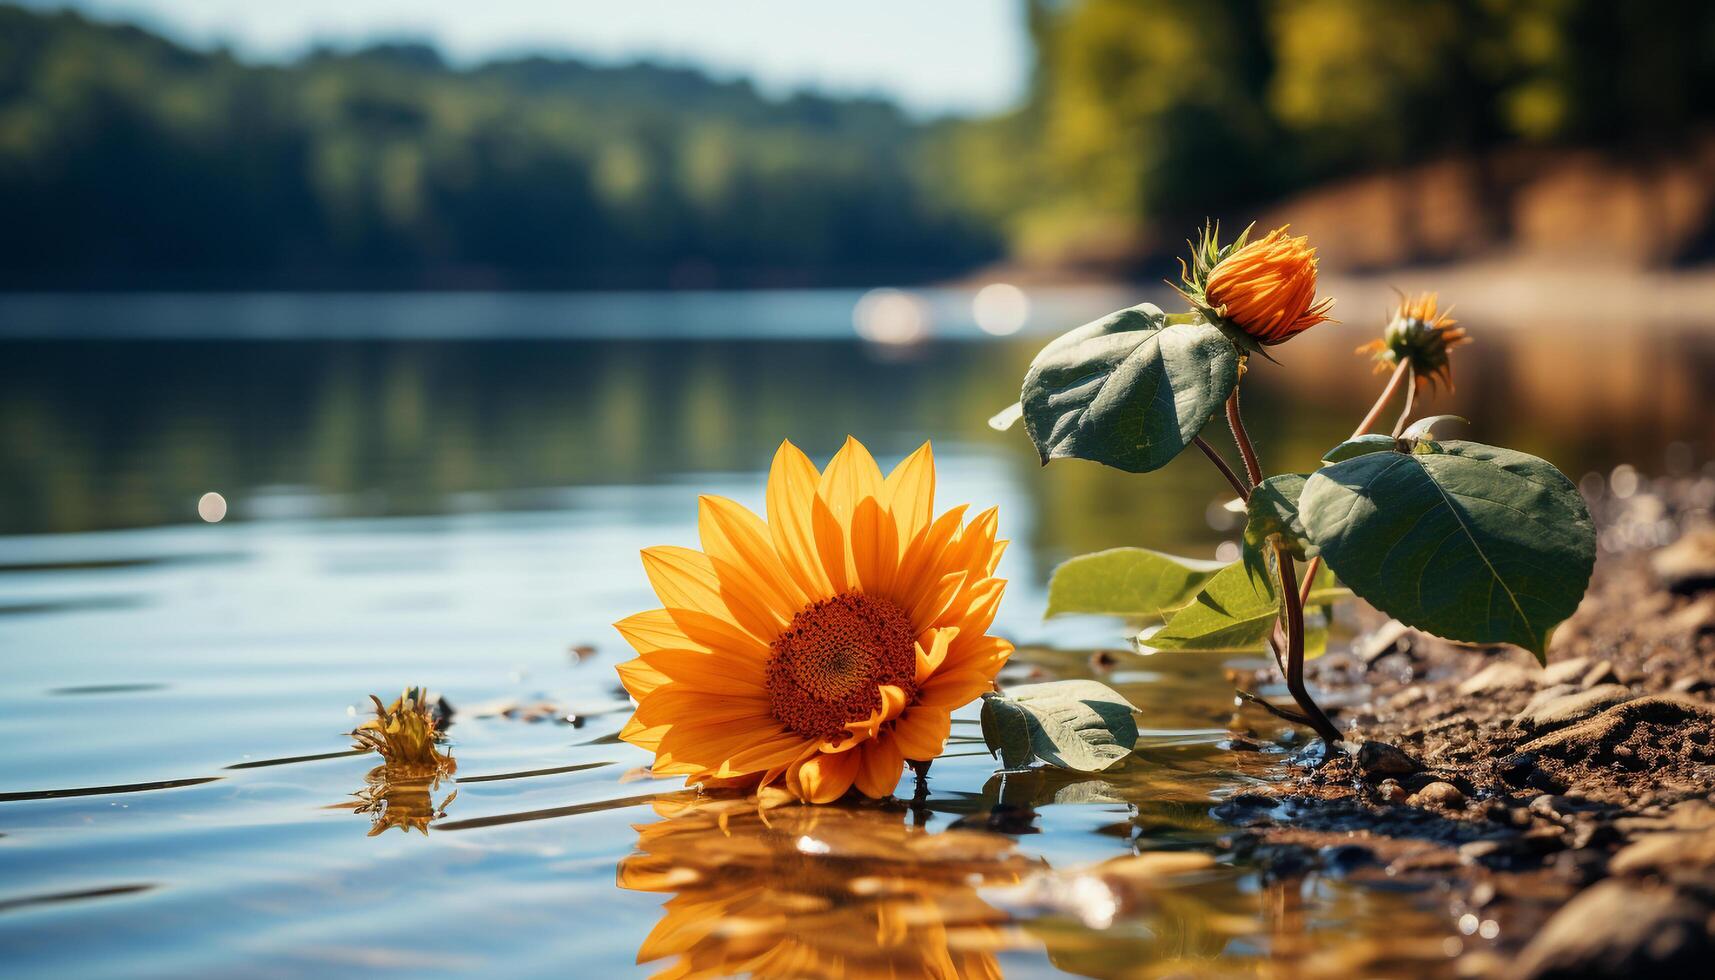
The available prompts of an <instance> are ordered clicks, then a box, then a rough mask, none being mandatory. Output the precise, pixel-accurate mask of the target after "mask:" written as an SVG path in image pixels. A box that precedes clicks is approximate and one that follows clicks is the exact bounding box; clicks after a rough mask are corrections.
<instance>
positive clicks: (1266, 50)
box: [0, 0, 1715, 288]
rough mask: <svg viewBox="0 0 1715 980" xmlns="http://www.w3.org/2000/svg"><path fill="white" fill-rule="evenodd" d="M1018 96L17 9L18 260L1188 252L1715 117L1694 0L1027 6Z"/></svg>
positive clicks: (642, 279) (745, 259) (664, 269)
mask: <svg viewBox="0 0 1715 980" xmlns="http://www.w3.org/2000/svg"><path fill="white" fill-rule="evenodd" d="M1023 14H1024V16H1026V17H1027V18H1028V21H1029V30H1030V34H1031V37H1032V40H1033V42H1034V46H1035V52H1036V55H1035V59H1036V60H1035V65H1034V70H1033V74H1032V80H1031V83H1030V86H1029V91H1028V94H1027V97H1026V99H1025V100H1024V102H1023V104H1022V105H1021V106H1020V107H1019V108H1018V109H1016V110H1015V111H1013V112H1010V113H1007V114H1005V115H1002V116H1000V117H996V118H986V119H963V120H960V119H949V120H935V121H918V120H912V119H909V118H907V117H905V116H903V115H902V114H901V113H900V112H899V111H898V110H897V109H895V108H894V107H893V106H891V105H889V104H887V103H883V102H880V101H864V100H840V99H830V98H823V97H817V96H807V95H806V96H798V97H795V98H792V99H789V100H786V101H784V102H777V101H773V100H769V99H766V98H764V97H762V96H760V95H759V94H758V93H757V92H756V91H755V90H754V89H753V88H751V87H750V86H749V84H748V83H745V82H718V81H712V80H710V79H708V78H706V77H705V76H703V75H701V74H699V73H697V72H695V71H691V70H685V69H672V68H662V67H656V66H647V65H640V66H632V67H618V68H603V67H592V66H590V65H586V64H582V63H579V62H576V61H569V60H548V59H541V58H532V59H520V60H511V61H503V62H496V63H491V64H488V65H484V66H481V67H477V68H473V69H468V70H455V69H453V68H449V67H448V66H446V65H445V64H443V63H442V62H441V60H440V58H439V56H438V55H436V54H435V53H434V52H433V51H432V50H429V49H426V48H422V47H416V46H411V45H393V46H383V47H377V48H371V49H368V50H364V51H359V52H354V53H342V54H340V53H329V52H323V53H318V54H313V55H310V56H308V57H306V58H304V59H302V60H301V61H299V62H297V63H295V64H291V65H286V66H250V65H246V64H243V63H240V62H238V61H236V60H235V59H234V58H232V57H231V56H229V55H227V54H224V53H202V52H196V51H192V50H189V49H186V48H183V47H180V46H177V45H175V44H173V43H170V42H168V41H165V40H163V39H161V38H159V37H156V36H154V35H151V34H149V33H147V32H145V31H142V30H138V29H135V28H127V27H114V26H107V25H101V24H95V23H91V22H89V21H86V20H84V19H82V18H80V17H78V16H76V15H74V14H64V13H58V14H43V13H36V12H30V11H25V10H21V9H17V8H7V7H0V213H3V214H5V215H6V218H7V224H8V228H7V231H8V234H7V235H5V236H0V284H4V285H14V286H16V285H29V286H31V287H36V288H39V287H43V286H54V285H70V286H79V285H150V286H175V285H186V286H201V285H221V286H253V285H277V286H287V287H290V286H344V285H365V286H373V285H404V286H532V285H552V286H574V287H575V286H594V285H602V286H609V287H614V286H619V287H623V286H659V285H788V284H802V283H833V282H876V281H882V280H888V279H901V280H908V279H913V278H916V279H923V278H931V277H934V276H937V275H944V274H947V273H950V272H957V271H960V270H964V269H968V268H970V267H973V266H975V265H978V264H981V263H983V262H986V261H989V260H992V259H995V258H998V257H1000V256H1002V255H1004V254H1007V253H1011V254H1012V255H1014V256H1017V257H1020V258H1023V259H1025V260H1035V259H1055V260H1060V259H1064V258H1066V257H1068V256H1070V257H1074V258H1075V257H1076V255H1077V253H1078V252H1080V251H1081V250H1096V251H1101V252H1103V253H1105V254H1115V253H1118V254H1134V255H1146V254H1150V253H1152V252H1155V253H1165V252H1167V251H1171V250H1173V249H1175V248H1176V247H1177V246H1178V244H1179V240H1180V239H1181V238H1182V237H1183V235H1184V232H1185V229H1186V228H1187V227H1191V225H1192V224H1194V223H1195V222H1197V221H1199V220H1200V219H1201V218H1202V217H1203V215H1205V214H1208V213H1214V214H1221V213H1233V214H1237V213H1240V212H1242V210H1243V209H1245V208H1246V207H1247V206H1249V205H1252V204H1254V203H1255V202H1259V201H1263V200H1267V199H1269V198H1271V197H1274V196H1278V195H1280V194H1283V193H1286V192H1289V191H1291V190H1293V189H1296V188H1300V187H1304V186H1308V185H1310V184H1313V183H1316V182H1318V181H1322V180H1326V179H1330V178H1334V177H1338V176H1341V175H1345V174H1351V173H1357V172H1363V171H1368V170H1373V169H1379V168H1387V167H1393V166H1398V165H1401V164H1406V163H1410V162H1414V161H1418V160H1422V159H1426V158H1430V157H1433V156H1435V155H1438V154H1444V153H1465V152H1471V153H1480V152H1481V151H1485V150H1487V149H1489V148H1492V147H1496V146H1502V145H1507V144H1513V143H1519V142H1529V143H1537V144H1547V145H1562V144H1565V145H1572V144H1577V145H1598V146H1616V147H1637V146H1644V145H1652V144H1660V143H1671V142H1672V141H1673V140H1675V139H1678V138H1681V137H1683V136H1684V135H1686V134H1687V133H1690V132H1692V131H1694V130H1695V128H1696V124H1698V123H1700V122H1702V121H1707V120H1709V119H1710V118H1711V116H1712V115H1715V5H1712V4H1708V3H1703V2H1698V0H1657V2H1650V3H1613V2H1611V0H1443V2H1393V0H1027V2H1026V3H1025V4H1024V6H1023Z"/></svg>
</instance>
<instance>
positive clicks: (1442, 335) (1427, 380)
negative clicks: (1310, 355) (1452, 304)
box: [1357, 293, 1471, 388]
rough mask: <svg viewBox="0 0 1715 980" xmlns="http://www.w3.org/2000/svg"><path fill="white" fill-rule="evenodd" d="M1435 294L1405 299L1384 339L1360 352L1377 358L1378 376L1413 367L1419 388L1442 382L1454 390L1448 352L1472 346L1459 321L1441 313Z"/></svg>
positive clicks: (1389, 324)
mask: <svg viewBox="0 0 1715 980" xmlns="http://www.w3.org/2000/svg"><path fill="white" fill-rule="evenodd" d="M1436 302H1437V297H1436V294H1434V293H1423V294H1421V295H1418V296H1403V295H1402V296H1401V297H1400V298H1399V306H1398V308H1396V309H1395V310H1394V313H1393V316H1392V317H1391V318H1390V319H1389V320H1388V324H1387V328H1386V329H1385V330H1383V331H1382V339H1380V340H1372V341H1370V342H1369V343H1367V344H1365V345H1364V346H1362V347H1359V348H1358V351H1357V352H1358V353H1359V354H1369V355H1371V356H1372V357H1373V358H1375V362H1376V373H1377V374H1382V373H1385V372H1387V371H1392V370H1394V369H1396V368H1397V367H1398V366H1399V365H1401V364H1404V363H1410V364H1411V367H1412V372H1413V373H1414V374H1415V375H1416V376H1417V383H1418V384H1420V385H1421V384H1433V383H1435V382H1436V381H1440V382H1442V383H1443V384H1446V385H1447V387H1448V388H1452V387H1453V368H1452V365H1451V363H1450V362H1449V360H1448V356H1447V352H1448V351H1450V350H1452V349H1453V348H1455V347H1458V346H1459V345H1461V344H1468V343H1470V342H1471V338H1470V336H1468V335H1467V334H1466V333H1465V329H1464V328H1463V327H1458V326H1455V325H1454V324H1456V323H1458V322H1459V321H1457V320H1455V319H1453V318H1452V317H1450V316H1448V315H1447V314H1445V313H1442V312H1440V311H1439V310H1438V309H1437V305H1436Z"/></svg>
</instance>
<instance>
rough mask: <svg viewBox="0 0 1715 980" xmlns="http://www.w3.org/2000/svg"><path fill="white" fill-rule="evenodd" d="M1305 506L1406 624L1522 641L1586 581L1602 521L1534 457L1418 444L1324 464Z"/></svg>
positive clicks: (1331, 552)
mask: <svg viewBox="0 0 1715 980" xmlns="http://www.w3.org/2000/svg"><path fill="white" fill-rule="evenodd" d="M1300 505H1301V506H1300V514H1301V515H1302V517H1303V520H1304V526H1305V529H1306V531H1307V532H1308V533H1309V535H1310V538H1311V540H1313V541H1315V542H1316V544H1317V546H1318V547H1319V548H1320V549H1321V551H1322V557H1323V559H1324V560H1325V561H1326V562H1327V563H1328V564H1329V565H1330V566H1332V567H1333V569H1334V571H1335V572H1336V573H1337V574H1338V575H1339V576H1340V579H1341V581H1343V582H1345V583H1346V584H1347V585H1349V586H1351V587H1352V591H1354V592H1356V593H1357V594H1358V595H1359V596H1362V597H1363V598H1364V599H1365V600H1367V601H1368V602H1369V603H1370V604H1371V605H1373V606H1375V607H1376V608H1377V609H1380V610H1381V611H1382V612H1385V613H1387V614H1388V615H1390V616H1392V617H1394V618H1395V619H1398V620H1399V621H1400V622H1402V623H1405V624H1406V625H1408V626H1415V627H1417V628H1418V629H1421V630H1425V631H1427V632H1430V633H1434V634H1436V635H1438V636H1443V637H1446V638H1447V639H1450V640H1463V641H1467V642H1473V643H1516V644H1518V645H1519V646H1522V647H1524V648H1525V649H1526V650H1529V651H1531V652H1532V653H1534V654H1536V657H1537V659H1538V660H1545V659H1546V654H1547V649H1548V635H1549V632H1550V631H1551V630H1552V629H1553V628H1554V627H1555V625H1556V624H1558V623H1559V622H1561V621H1562V620H1564V619H1565V618H1566V617H1567V616H1570V615H1572V611H1573V610H1574V609H1576V608H1577V607H1578V601H1579V600H1580V599H1581V598H1583V596H1584V590H1585V588H1586V587H1587V586H1588V585H1589V584H1590V571H1591V569H1592V568H1593V567H1594V565H1595V562H1596V530H1595V526H1594V524H1593V523H1592V522H1591V520H1590V512H1589V510H1588V509H1586V508H1585V506H1584V500H1583V498H1582V497H1580V496H1579V495H1578V491H1577V489H1576V488H1574V487H1573V485H1572V482H1571V481H1570V480H1568V479H1566V477H1565V476H1563V475H1561V473H1560V471H1559V470H1557V469H1555V468H1554V467H1553V466H1551V465H1549V464H1548V463H1547V462H1544V461H1543V460H1540V459H1537V458H1536V457H1535V456H1527V455H1525V454H1524V453H1519V452H1514V451H1512V450H1510V449H1497V448H1495V447H1493V446H1484V445H1481V444H1478V443H1474V442H1459V441H1452V442H1444V443H1429V442H1422V443H1419V444H1418V445H1417V446H1416V448H1415V449H1414V451H1412V452H1410V453H1402V452H1383V453H1372V454H1368V455H1363V456H1357V457H1355V458H1351V459H1347V460H1345V461H1343V462H1339V463H1335V464H1333V465H1332V466H1327V467H1324V468H1322V469H1321V470H1319V471H1317V472H1316V473H1315V474H1314V475H1313V476H1311V478H1310V481H1309V483H1307V484H1306V485H1305V488H1304V495H1303V497H1302V498H1301V500H1300Z"/></svg>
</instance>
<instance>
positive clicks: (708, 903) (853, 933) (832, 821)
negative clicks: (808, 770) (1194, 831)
mask: <svg viewBox="0 0 1715 980" xmlns="http://www.w3.org/2000/svg"><path fill="white" fill-rule="evenodd" d="M776 792H778V791H776ZM781 795H783V794H781ZM763 799H764V800H767V799H768V794H766V793H765V795H764V797H763ZM656 813H657V814H658V815H659V816H660V817H662V819H661V820H660V821H658V822H656V823H653V824H648V825H644V826H640V827H638V840H637V851H638V853H636V854H633V855H631V856H630V857H628V858H626V859H625V860H624V861H622V862H620V865H619V885H620V887H622V888H628V889H631V890H633V891H647V892H662V893H670V894H671V895H672V897H671V898H669V899H668V900H667V902H666V904H665V905H664V906H663V909H664V911H665V914H664V915H663V916H662V918H661V921H660V922H659V923H658V924H657V925H656V926H655V928H654V929H653V930H652V931H651V932H650V933H649V936H648V937H647V938H646V939H645V940H644V941H643V946H642V948H641V949H639V950H638V953H637V961H638V962H639V963H649V962H654V961H660V960H671V961H672V962H671V963H670V964H669V965H668V966H667V967H666V968H665V969H663V970H662V971H661V972H660V973H659V974H658V975H659V976H665V977H713V976H730V975H751V976H758V977H821V976H845V977H870V976H900V977H906V976H909V977H997V976H1000V968H999V966H998V965H997V964H996V962H995V958H994V952H995V951H996V950H997V949H999V948H1001V947H1002V946H1005V945H1009V944H1010V943H1011V942H1014V941H1016V939H1015V938H1012V939H1009V930H1006V929H1005V928H1004V923H1005V920H1006V917H1005V916H1004V915H1003V914H1002V913H1000V912H998V911H996V910H995V909H994V908H992V907H991V906H989V905H988V904H987V903H986V902H984V901H983V900H982V899H981V898H980V897H978V895H977V892H976V887H977V886H980V885H1011V884H1016V883H1017V882H1018V881H1019V880H1020V879H1021V877H1022V876H1023V875H1025V874H1026V873H1028V872H1030V871H1032V870H1034V869H1036V868H1039V867H1041V865H1040V864H1039V863H1037V862H1035V861H1032V860H1030V859H1027V858H1025V857H1023V856H1022V855H1020V854H1018V853H1017V851H1016V850H1015V848H1014V845H1013V842H1012V841H1011V840H1009V839H1008V838H1005V837H1001V836H999V835H995V834H988V833H981V832H976V831H961V830H948V831H943V832H939V833H933V834H931V833H928V832H926V831H924V830H922V829H920V828H917V827H913V826H909V825H908V824H907V822H906V814H905V811H904V810H903V809H901V808H897V807H878V806H859V807H849V808H848V807H839V808H835V807H802V806H796V805H789V806H782V807H776V808H765V804H763V803H759V801H758V799H757V798H756V797H750V798H747V799H714V800H708V799H705V800H701V801H695V802H690V803H682V802H670V803H668V802H663V803H657V804H656Z"/></svg>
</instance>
